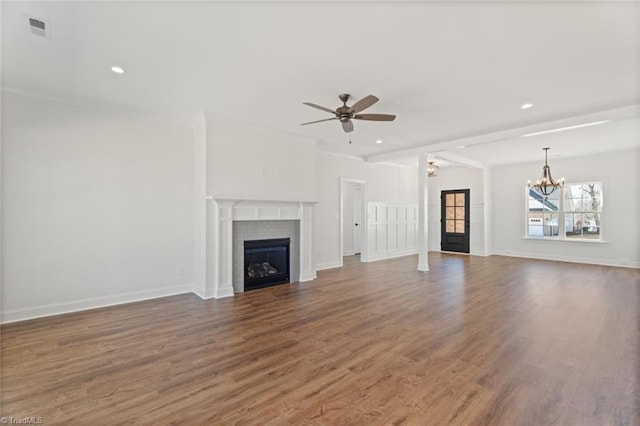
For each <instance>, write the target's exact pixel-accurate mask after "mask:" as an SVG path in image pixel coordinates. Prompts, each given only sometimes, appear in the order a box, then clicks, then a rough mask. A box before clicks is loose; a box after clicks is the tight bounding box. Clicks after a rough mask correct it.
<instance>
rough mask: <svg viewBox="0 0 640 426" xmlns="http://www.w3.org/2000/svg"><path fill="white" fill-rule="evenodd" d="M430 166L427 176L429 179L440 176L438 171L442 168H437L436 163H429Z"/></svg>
mask: <svg viewBox="0 0 640 426" xmlns="http://www.w3.org/2000/svg"><path fill="white" fill-rule="evenodd" d="M428 164H429V165H428V166H427V176H429V177H433V176H438V170H440V167H438V166H436V163H435V162H434V161H429V162H428Z"/></svg>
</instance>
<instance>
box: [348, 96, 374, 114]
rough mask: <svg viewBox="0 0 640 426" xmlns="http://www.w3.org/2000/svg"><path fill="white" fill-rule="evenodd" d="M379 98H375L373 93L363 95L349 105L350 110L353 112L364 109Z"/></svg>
mask: <svg viewBox="0 0 640 426" xmlns="http://www.w3.org/2000/svg"><path fill="white" fill-rule="evenodd" d="M379 100H380V99H378V98H376V97H375V96H373V95H369V96H365V97H364V98H362V99H360V100H359V101H358V102H356V103H355V104H353V105H352V106H351V111H352V112H355V113H358V112H360V111H364V110H365V109H367V108H369V107H370V106H371V105H373V104H375V103H376V102H378V101H379Z"/></svg>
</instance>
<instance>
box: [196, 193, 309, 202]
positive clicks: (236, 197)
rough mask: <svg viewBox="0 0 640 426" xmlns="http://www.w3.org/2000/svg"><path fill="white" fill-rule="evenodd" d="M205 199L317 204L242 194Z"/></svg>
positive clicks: (211, 196) (213, 196) (210, 196)
mask: <svg viewBox="0 0 640 426" xmlns="http://www.w3.org/2000/svg"><path fill="white" fill-rule="evenodd" d="M206 199H207V200H215V201H227V202H236V203H237V202H240V201H248V202H251V201H255V202H266V203H305V204H317V203H318V201H316V200H300V199H295V198H275V199H274V198H270V197H260V196H253V195H252V196H242V195H208V196H207V197H206Z"/></svg>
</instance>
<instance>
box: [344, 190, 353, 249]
mask: <svg viewBox="0 0 640 426" xmlns="http://www.w3.org/2000/svg"><path fill="white" fill-rule="evenodd" d="M352 188H353V185H351V184H350V183H344V184H342V254H343V255H344V256H350V255H352V254H354V251H353V240H354V238H353V228H354V226H353V190H352Z"/></svg>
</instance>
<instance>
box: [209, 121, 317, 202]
mask: <svg viewBox="0 0 640 426" xmlns="http://www.w3.org/2000/svg"><path fill="white" fill-rule="evenodd" d="M315 145H316V144H315V142H309V141H307V140H304V139H301V138H298V137H293V136H291V135H288V134H286V133H282V132H276V131H274V130H270V129H265V128H261V127H253V126H248V125H246V124H242V123H237V122H234V121H224V120H219V119H209V120H207V155H208V158H209V161H208V170H207V180H208V182H207V189H208V191H209V194H208V195H216V196H223V197H224V196H230V197H235V196H241V197H246V198H252V199H258V200H260V199H270V200H296V201H314V200H315V179H316V148H315Z"/></svg>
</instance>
